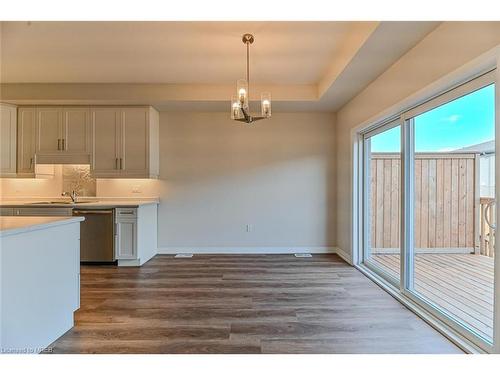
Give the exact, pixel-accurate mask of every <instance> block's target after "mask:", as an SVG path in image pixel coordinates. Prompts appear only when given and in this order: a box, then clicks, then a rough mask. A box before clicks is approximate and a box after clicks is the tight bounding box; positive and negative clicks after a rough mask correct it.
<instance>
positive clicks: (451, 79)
mask: <svg viewBox="0 0 500 375" xmlns="http://www.w3.org/2000/svg"><path fill="white" fill-rule="evenodd" d="M497 66H500V45H499V46H498V47H497V48H495V49H493V50H491V51H489V52H487V53H486V54H484V55H482V56H480V57H479V58H477V59H476V60H475V61H473V62H471V63H470V64H468V65H467V66H464V67H462V68H460V69H458V70H457V71H456V72H453V73H451V74H449V75H448V76H446V77H444V78H443V79H441V80H439V81H437V82H435V83H434V84H432V85H430V86H429V87H427V88H426V89H424V90H421V91H420V92H418V93H417V94H415V95H414V96H412V97H410V98H407V99H405V100H404V101H403V102H401V103H399V104H397V105H395V106H393V107H391V108H390V109H389V110H387V111H385V112H384V113H382V114H380V115H378V116H377V117H376V118H374V119H372V120H370V121H367V122H365V123H364V124H362V125H360V126H359V127H357V128H355V129H353V131H352V133H351V134H352V139H353V145H354V147H353V149H352V151H353V160H354V163H353V168H354V169H353V175H352V176H353V180H352V181H353V221H352V225H353V233H352V235H353V237H352V241H353V242H352V244H353V263H354V265H355V267H357V268H358V269H360V270H361V271H362V272H363V273H365V274H366V275H367V276H368V277H370V278H371V279H372V280H373V281H375V282H376V283H378V284H379V285H381V286H382V287H383V288H384V289H386V290H387V291H388V292H389V293H390V294H391V295H393V296H394V297H395V298H397V299H398V300H399V301H400V302H402V303H403V304H405V305H406V306H407V307H409V308H410V309H411V310H412V311H414V312H415V313H417V314H418V315H419V316H421V317H422V318H424V319H425V320H426V321H427V322H428V323H430V324H431V325H432V326H434V327H435V328H436V329H438V330H439V331H441V332H442V333H443V334H444V335H445V336H447V337H448V338H449V339H451V340H452V341H454V342H455V343H456V344H457V345H459V346H460V347H461V348H462V349H464V350H465V351H468V352H489V353H500V256H496V257H495V261H494V262H495V273H494V280H495V285H494V288H495V291H494V318H493V319H494V332H493V342H492V343H491V344H490V343H488V342H487V341H485V340H484V338H483V337H481V336H480V335H479V334H476V333H475V332H474V331H472V330H471V329H469V328H468V327H467V326H465V325H464V324H461V323H460V322H459V321H458V320H457V319H456V318H454V317H452V316H451V315H448V314H447V313H446V312H445V311H444V310H441V309H439V308H436V307H435V306H434V305H433V304H432V303H431V302H430V301H428V300H426V299H425V298H424V297H422V296H420V295H417V294H415V293H414V292H412V289H413V285H412V283H413V280H414V277H413V270H414V265H413V260H414V257H413V251H414V233H413V227H414V226H413V222H414V216H413V213H414V211H413V210H414V208H413V205H414V201H413V198H414V192H413V185H414V183H413V178H414V156H415V155H414V149H415V148H414V120H413V118H414V117H415V116H416V115H417V114H418V113H422V112H426V111H428V110H430V109H432V108H435V107H437V106H440V105H442V104H444V103H446V102H449V101H451V100H454V99H456V98H458V97H461V96H464V95H466V94H468V93H470V92H473V91H475V90H474V89H473V88H474V85H478V86H481V87H485V86H487V85H488V84H482V83H481V82H483V81H484V80H486V81H488V80H489V79H492V83H493V82H494V83H496V85H495V90H496V95H495V116H496V118H495V140H496V142H495V144H496V160H495V162H496V165H497V166H498V165H500V141H497V139H498V138H499V136H500V69H496V68H497ZM495 69H496V70H495ZM481 87H478V88H476V90H477V89H479V88H481ZM471 88H472V89H471ZM398 119H399V121H400V122H399V124H400V126H401V187H402V188H401V212H402V214H401V231H400V236H401V238H400V246H401V257H400V259H401V275H400V283H399V285H394V284H393V283H390V282H388V281H387V280H385V278H383V277H380V272H377V271H378V270H374V269H373V268H372V267H367V266H366V265H365V264H364V262H363V261H364V250H365V246H366V238H367V237H366V236H367V233H368V232H369V228H367V227H366V220H365V219H364V218H363V217H364V212H365V211H364V206H365V204H366V203H365V202H366V197H365V189H364V185H365V181H364V178H365V177H364V176H365V168H366V155H365V150H364V140H365V137H366V135H370V134H376V132H377V129H378V128H379V127H380V129H381V130H380V132H382V131H384V130H382V129H383V128H384V127H386V126H387V124H388V123H390V122H394V121H398ZM386 129H387V128H386ZM495 178H496V186H495V189H496V197H497V199H499V197H500V173H497V174H496V176H495ZM496 214H497V218H496V219H497V223H500V209H499V210H496ZM495 248H496V249H500V246H499V245H498V241H497V243H496V244H495ZM495 252H496V254H500V251H498V250H495ZM374 271H375V272H374Z"/></svg>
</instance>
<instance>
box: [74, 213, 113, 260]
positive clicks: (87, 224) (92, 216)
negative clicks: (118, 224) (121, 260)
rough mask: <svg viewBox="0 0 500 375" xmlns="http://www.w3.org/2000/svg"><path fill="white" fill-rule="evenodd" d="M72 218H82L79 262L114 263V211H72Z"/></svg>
mask: <svg viewBox="0 0 500 375" xmlns="http://www.w3.org/2000/svg"><path fill="white" fill-rule="evenodd" d="M73 216H84V217H85V220H84V221H82V222H81V223H80V262H84V263H111V262H115V260H116V259H115V220H114V210H109V209H108V210H98V209H80V208H78V209H74V210H73Z"/></svg>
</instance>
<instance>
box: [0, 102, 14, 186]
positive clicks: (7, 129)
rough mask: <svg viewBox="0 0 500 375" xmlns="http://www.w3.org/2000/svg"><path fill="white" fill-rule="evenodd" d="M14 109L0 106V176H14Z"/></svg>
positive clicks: (4, 105) (8, 106)
mask: <svg viewBox="0 0 500 375" xmlns="http://www.w3.org/2000/svg"><path fill="white" fill-rule="evenodd" d="M16 117H17V110H16V107H14V106H11V105H6V104H0V176H3V177H15V175H16V144H17V119H16Z"/></svg>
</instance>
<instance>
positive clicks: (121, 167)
mask: <svg viewBox="0 0 500 375" xmlns="http://www.w3.org/2000/svg"><path fill="white" fill-rule="evenodd" d="M120 169H123V166H122V158H120Z"/></svg>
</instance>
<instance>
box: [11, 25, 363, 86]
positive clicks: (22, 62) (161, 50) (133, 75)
mask: <svg viewBox="0 0 500 375" xmlns="http://www.w3.org/2000/svg"><path fill="white" fill-rule="evenodd" d="M353 25H354V23H351V22H293V23H292V22H31V23H28V22H6V23H5V24H4V26H3V32H2V35H3V45H2V50H3V56H4V57H3V59H2V76H3V78H4V82H113V83H117V82H122V83H123V82H125V83H218V84H220V83H233V82H234V81H235V79H237V78H238V77H244V75H245V61H246V57H245V53H246V52H245V45H244V44H243V43H242V41H241V36H242V35H243V34H244V33H245V32H251V33H253V34H254V36H255V42H254V44H253V45H252V46H251V49H250V53H251V75H252V79H253V80H254V81H256V82H265V83H276V84H309V83H316V82H317V81H318V80H319V79H320V78H321V76H322V74H324V72H325V70H326V69H327V68H328V65H329V63H330V62H331V60H332V59H333V58H334V56H335V52H336V49H337V47H338V45H339V43H340V42H341V41H342V40H343V39H344V38H345V37H346V35H347V34H348V33H349V31H350V29H352V27H353Z"/></svg>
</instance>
